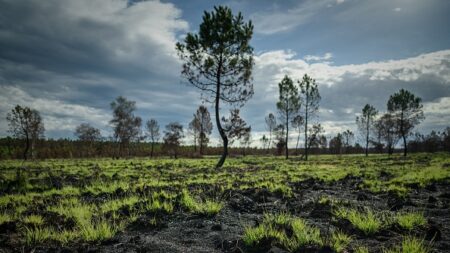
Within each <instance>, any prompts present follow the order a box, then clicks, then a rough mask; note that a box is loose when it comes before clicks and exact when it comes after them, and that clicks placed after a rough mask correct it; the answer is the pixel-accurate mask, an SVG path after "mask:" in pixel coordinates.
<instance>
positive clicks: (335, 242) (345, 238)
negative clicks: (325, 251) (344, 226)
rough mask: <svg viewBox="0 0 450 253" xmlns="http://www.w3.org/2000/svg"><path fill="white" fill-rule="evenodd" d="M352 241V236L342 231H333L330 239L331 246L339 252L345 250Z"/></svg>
mask: <svg viewBox="0 0 450 253" xmlns="http://www.w3.org/2000/svg"><path fill="white" fill-rule="evenodd" d="M351 241H352V237H351V236H349V235H347V234H345V233H343V232H341V231H333V233H332V234H331V239H330V247H331V248H332V249H333V250H334V251H336V252H338V253H340V252H345V250H346V249H347V248H348V246H349V244H350V242H351Z"/></svg>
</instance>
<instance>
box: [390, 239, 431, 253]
mask: <svg viewBox="0 0 450 253" xmlns="http://www.w3.org/2000/svg"><path fill="white" fill-rule="evenodd" d="M428 252H430V246H429V245H425V242H424V240H423V239H422V240H421V239H417V238H415V237H412V236H407V237H404V238H403V240H402V244H401V245H397V246H394V247H393V248H391V249H387V250H384V251H383V253H428Z"/></svg>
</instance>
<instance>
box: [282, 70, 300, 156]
mask: <svg viewBox="0 0 450 253" xmlns="http://www.w3.org/2000/svg"><path fill="white" fill-rule="evenodd" d="M278 90H279V99H278V102H277V109H278V114H279V115H280V119H281V121H282V122H283V123H284V126H285V134H286V136H285V138H286V140H285V145H286V146H285V156H286V159H288V158H289V150H288V143H289V124H291V118H292V117H294V115H295V114H296V113H298V110H299V109H300V100H299V96H298V89H297V87H296V86H295V85H294V82H293V81H292V79H291V78H289V77H288V76H287V75H286V76H284V78H283V80H281V82H280V83H278Z"/></svg>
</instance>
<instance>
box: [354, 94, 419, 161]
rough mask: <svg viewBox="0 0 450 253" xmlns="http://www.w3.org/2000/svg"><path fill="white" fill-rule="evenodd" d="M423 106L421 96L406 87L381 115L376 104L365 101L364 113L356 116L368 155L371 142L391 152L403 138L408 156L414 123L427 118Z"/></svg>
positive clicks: (396, 95) (389, 101) (395, 96)
mask: <svg viewBox="0 0 450 253" xmlns="http://www.w3.org/2000/svg"><path fill="white" fill-rule="evenodd" d="M422 108H423V105H422V100H421V98H419V97H417V96H415V95H414V94H412V93H411V92H409V91H408V90H405V89H401V90H400V91H398V92H396V93H394V94H393V95H391V96H390V97H389V100H388V102H387V112H386V113H384V114H383V115H381V116H380V117H377V116H378V111H377V110H376V109H375V107H373V106H372V105H369V104H366V105H365V106H364V108H363V109H362V113H361V116H358V117H357V118H356V124H357V126H358V130H359V132H360V133H361V135H362V136H363V137H364V142H365V153H366V156H367V155H368V152H369V145H373V146H375V147H376V148H377V149H383V147H384V146H385V147H386V148H387V150H388V153H389V154H392V152H393V151H394V147H395V145H396V144H397V142H398V141H399V140H402V141H403V155H404V156H406V154H407V150H408V144H407V138H408V137H409V136H410V135H411V134H412V130H413V129H414V127H416V126H417V125H418V124H419V123H420V122H421V121H422V120H424V119H425V116H424V114H423V110H422Z"/></svg>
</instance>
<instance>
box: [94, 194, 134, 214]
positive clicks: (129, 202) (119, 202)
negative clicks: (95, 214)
mask: <svg viewBox="0 0 450 253" xmlns="http://www.w3.org/2000/svg"><path fill="white" fill-rule="evenodd" d="M137 202H139V198H138V197H137V196H130V197H127V198H122V199H113V200H110V201H107V202H105V203H103V204H102V205H101V206H100V210H101V212H103V213H106V212H116V211H118V210H119V209H120V208H122V207H124V206H130V207H131V206H133V205H134V204H136V203H137Z"/></svg>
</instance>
